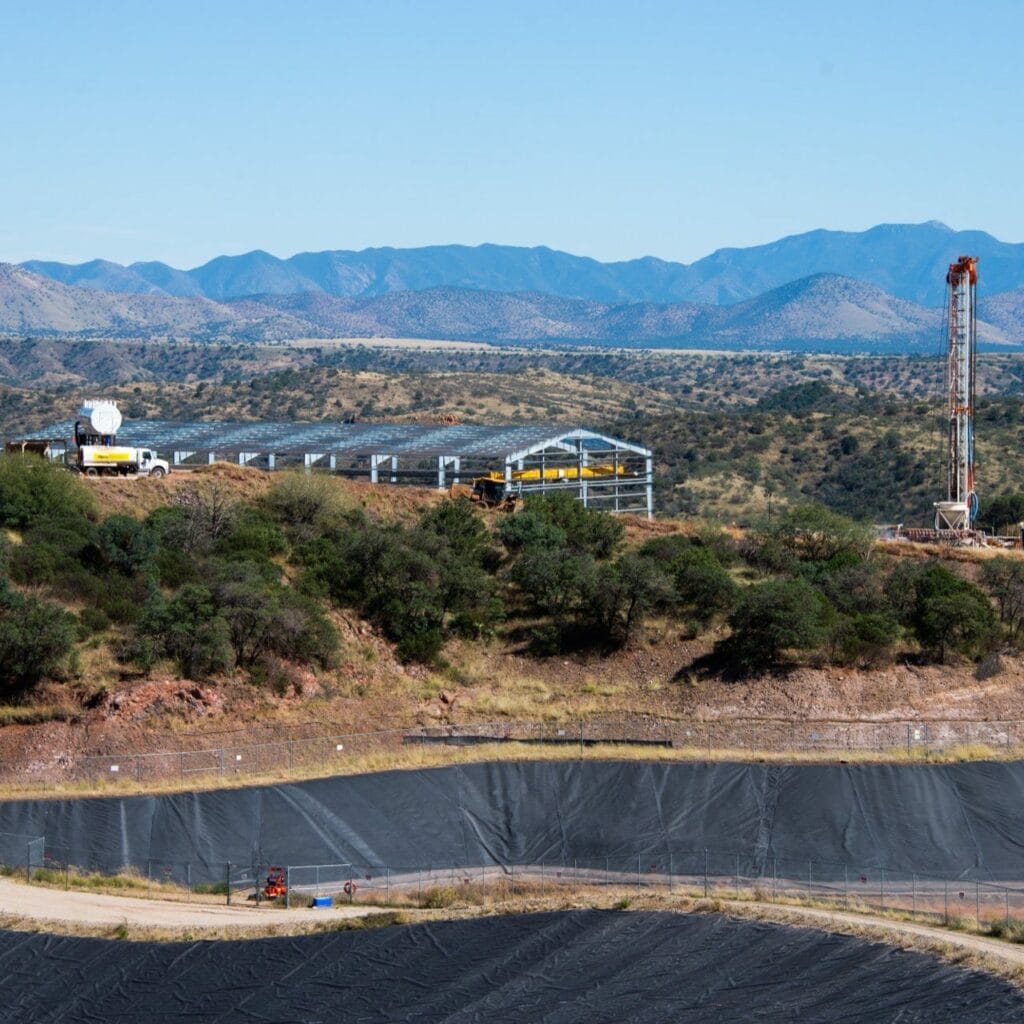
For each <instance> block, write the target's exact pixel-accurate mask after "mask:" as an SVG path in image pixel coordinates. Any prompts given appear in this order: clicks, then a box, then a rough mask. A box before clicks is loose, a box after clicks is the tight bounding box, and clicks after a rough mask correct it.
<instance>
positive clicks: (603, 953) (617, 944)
mask: <svg viewBox="0 0 1024 1024" xmlns="http://www.w3.org/2000/svg"><path fill="white" fill-rule="evenodd" d="M0 973H2V975H3V983H4V984H3V997H2V1002H0V1019H2V1020H4V1021H7V1022H12V1024H23V1022H24V1024H41V1022H44V1021H62V1022H76V1024H77V1022H99V1021H103V1022H109V1021H117V1022H119V1024H135V1022H138V1024H171V1022H175V1024H177V1022H180V1021H189V1022H200V1024H206V1022H211V1024H212V1022H214V1021H216V1022H218V1024H243V1022H244V1024H263V1022H271V1021H272V1022H274V1024H287V1022H295V1024H298V1022H303V1024H312V1022H326V1021H331V1022H349V1021H351V1022H353V1024H354V1022H360V1024H395V1022H409V1024H417V1022H421V1024H427V1022H439V1021H444V1022H445V1024H494V1022H499V1021H500V1022H502V1024H622V1022H625V1021H629V1022H636V1024H654V1022H657V1024H662V1022H669V1021H671V1022H685V1024H733V1022H741V1021H742V1022H748V1021H760V1022H780V1024H781V1022H787V1024H789V1022H794V1021H799V1022H801V1024H833V1022H834V1024H839V1022H842V1024H925V1022H927V1024H993V1022H1002V1024H1016V1022H1024V994H1022V993H1021V992H1020V990H1018V989H1015V988H1014V987H1013V986H1012V985H1010V984H1009V983H1008V982H1005V981H1002V980H1000V979H998V978H995V977H993V976H991V975H987V974H983V973H981V972H977V971H969V970H964V969H960V968H956V967H952V966H950V965H948V964H945V963H943V962H942V961H940V960H938V959H936V958H934V957H931V956H928V955H925V954H921V953H914V952H908V951H905V950H901V949H897V948H894V947H891V946H885V945H881V944H878V943H871V942H866V941H864V940H862V939H857V938H853V937H850V936H846V935H835V934H828V933H825V932H820V931H814V930H812V929H807V928H792V927H786V926H782V925H776V924H766V923H761V922H752V921H742V920H736V919H731V918H726V917H722V916H719V915H700V914H697V915H684V914H669V913H654V912H639V911H638V912H627V913H617V912H614V911H594V910H588V911H573V912H571V913H546V914H537V915H518V916H509V917H492V918H482V919H476V920H464V921H443V922H433V923H429V924H418V925H413V926H406V927H390V928H382V929H377V930H368V931H350V932H336V933H325V934H321V935H306V936H298V937H294V938H274V939H258V940H250V941H238V942H235V941H232V942H228V941H220V942H171V943H146V942H116V941H110V940H104V939H93V938H69V937H62V936H54V935H44V934H25V933H19V932H0Z"/></svg>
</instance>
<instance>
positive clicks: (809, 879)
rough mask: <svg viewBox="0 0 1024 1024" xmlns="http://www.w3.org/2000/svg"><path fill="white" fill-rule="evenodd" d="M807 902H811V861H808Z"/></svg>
mask: <svg viewBox="0 0 1024 1024" xmlns="http://www.w3.org/2000/svg"><path fill="white" fill-rule="evenodd" d="M807 902H808V903H810V902H811V862H810V861H808V862H807Z"/></svg>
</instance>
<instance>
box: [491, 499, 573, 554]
mask: <svg viewBox="0 0 1024 1024" xmlns="http://www.w3.org/2000/svg"><path fill="white" fill-rule="evenodd" d="M498 536H499V537H500V538H501V542H502V544H504V545H505V547H506V548H508V550H509V551H511V552H513V553H517V552H520V551H525V550H527V549H532V548H560V547H564V546H565V543H566V536H565V530H563V529H562V528H561V527H560V526H555V525H554V524H553V523H549V522H548V521H547V520H546V519H545V518H544V517H543V516H542V515H540V514H539V513H537V512H534V511H532V510H530V509H526V510H524V511H522V512H515V513H509V514H508V515H506V516H503V517H502V519H501V522H500V523H499V524H498Z"/></svg>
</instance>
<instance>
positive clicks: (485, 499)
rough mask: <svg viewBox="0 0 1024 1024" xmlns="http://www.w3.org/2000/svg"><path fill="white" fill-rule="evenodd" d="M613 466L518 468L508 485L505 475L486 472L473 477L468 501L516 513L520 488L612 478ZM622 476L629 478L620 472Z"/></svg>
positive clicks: (613, 473)
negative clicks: (569, 481)
mask: <svg viewBox="0 0 1024 1024" xmlns="http://www.w3.org/2000/svg"><path fill="white" fill-rule="evenodd" d="M614 475H615V467H614V466H611V465H596V466H546V467H544V468H543V469H541V468H540V467H536V468H534V469H517V470H513V471H512V480H511V483H509V481H507V480H506V479H505V476H504V474H502V473H498V472H491V473H486V474H485V475H484V476H478V477H474V478H473V488H472V491H471V492H470V494H469V498H470V500H471V501H477V502H479V503H480V504H481V505H482V506H483V507H484V508H497V509H501V510H502V511H505V512H512V511H515V507H516V503H517V502H518V500H519V497H520V495H521V494H522V491H523V489H524V488H523V485H524V484H525V485H531V484H532V485H534V486H532V487H530V490H534V489H535V488H536V486H537V485H539V484H541V483H549V482H550V483H553V484H557V483H559V482H561V481H568V480H593V479H596V478H598V477H606V476H614ZM620 475H621V476H626V475H632V474H624V473H621V472H620Z"/></svg>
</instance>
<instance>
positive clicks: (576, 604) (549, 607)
mask: <svg viewBox="0 0 1024 1024" xmlns="http://www.w3.org/2000/svg"><path fill="white" fill-rule="evenodd" d="M512 579H513V580H514V581H515V582H516V583H517V584H518V586H519V588H520V589H521V590H522V592H523V593H524V594H525V595H526V597H527V598H528V600H529V601H530V604H531V605H532V607H533V609H534V610H535V611H536V612H538V613H539V614H541V615H549V616H551V618H553V619H554V620H555V625H556V626H557V627H558V628H559V629H560V630H562V629H564V628H565V626H566V625H567V624H568V623H569V621H570V620H571V619H572V618H574V617H575V616H576V615H577V613H578V612H579V611H580V610H581V609H582V608H583V607H584V606H585V605H586V603H587V602H588V601H589V599H590V597H591V595H592V594H593V593H594V589H595V586H596V582H597V567H596V565H595V563H594V559H593V558H592V557H591V556H590V555H583V554H577V553H575V552H573V551H568V550H566V549H564V548H562V549H553V548H536V549H533V550H530V551H527V552H526V553H525V554H523V555H521V556H520V557H519V559H517V561H516V563H515V565H513V566H512Z"/></svg>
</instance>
